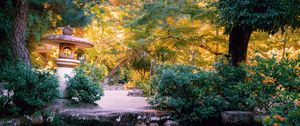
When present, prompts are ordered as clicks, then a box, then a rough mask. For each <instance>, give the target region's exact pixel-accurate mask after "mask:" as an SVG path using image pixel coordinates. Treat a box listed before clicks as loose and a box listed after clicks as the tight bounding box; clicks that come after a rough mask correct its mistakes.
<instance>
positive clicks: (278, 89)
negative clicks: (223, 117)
mask: <svg viewBox="0 0 300 126" xmlns="http://www.w3.org/2000/svg"><path fill="white" fill-rule="evenodd" d="M253 63H254V65H248V66H246V65H244V66H240V67H231V66H228V65H226V64H218V65H217V67H216V71H215V70H210V71H209V70H206V71H204V70H201V69H200V68H197V67H192V66H177V65H173V66H172V65H169V66H160V67H159V68H156V73H155V75H154V76H153V77H152V78H151V84H152V86H153V88H154V90H155V91H156V92H157V93H156V94H155V95H154V96H153V97H152V100H151V101H150V103H151V104H153V105H156V106H158V107H163V108H167V109H170V110H173V111H175V115H174V117H175V118H177V119H178V120H179V121H181V122H184V123H188V122H189V121H194V122H197V121H198V122H199V121H201V120H203V119H205V118H209V117H214V116H218V115H219V114H220V112H221V111H224V110H244V111H256V112H262V113H265V114H269V115H271V116H275V115H276V116H275V117H282V118H284V119H285V121H281V124H284V125H294V124H297V123H298V124H299V121H297V120H299V105H300V103H299V99H300V93H299V92H300V86H299V84H300V69H299V64H300V58H299V59H295V60H290V59H284V60H282V61H276V59H275V58H267V59H264V58H261V57H256V58H255V59H254V60H253ZM295 102H297V103H298V104H297V105H296V104H295ZM276 120H277V121H276ZM274 123H279V122H278V119H276V118H270V119H269V122H268V123H266V124H274Z"/></svg>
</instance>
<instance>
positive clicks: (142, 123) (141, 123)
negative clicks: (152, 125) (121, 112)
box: [134, 122, 147, 126]
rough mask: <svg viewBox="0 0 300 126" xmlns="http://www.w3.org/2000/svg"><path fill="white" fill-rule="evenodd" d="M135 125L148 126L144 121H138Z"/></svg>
mask: <svg viewBox="0 0 300 126" xmlns="http://www.w3.org/2000/svg"><path fill="white" fill-rule="evenodd" d="M134 126H147V125H146V124H145V123H144V122H138V123H136V124H135V125H134Z"/></svg>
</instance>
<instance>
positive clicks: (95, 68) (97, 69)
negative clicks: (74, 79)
mask: <svg viewBox="0 0 300 126" xmlns="http://www.w3.org/2000/svg"><path fill="white" fill-rule="evenodd" d="M79 67H81V68H82V69H83V70H84V71H85V74H86V75H88V76H89V77H90V78H91V79H92V80H93V81H95V82H99V81H101V80H103V79H104V77H105V72H106V68H105V66H104V65H97V64H90V63H81V64H80V66H79Z"/></svg>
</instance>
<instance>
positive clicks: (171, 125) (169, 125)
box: [164, 120, 179, 126]
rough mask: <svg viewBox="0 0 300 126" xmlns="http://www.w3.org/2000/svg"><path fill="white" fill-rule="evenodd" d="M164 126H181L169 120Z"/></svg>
mask: <svg viewBox="0 0 300 126" xmlns="http://www.w3.org/2000/svg"><path fill="white" fill-rule="evenodd" d="M164 126H179V124H178V123H177V122H175V121H172V120H167V121H166V122H165V123H164Z"/></svg>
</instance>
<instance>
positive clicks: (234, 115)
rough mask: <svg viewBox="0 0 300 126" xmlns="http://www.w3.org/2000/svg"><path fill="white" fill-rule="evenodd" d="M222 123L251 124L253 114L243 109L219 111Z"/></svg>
mask: <svg viewBox="0 0 300 126" xmlns="http://www.w3.org/2000/svg"><path fill="white" fill-rule="evenodd" d="M221 116H222V122H223V124H224V125H228V126H231V125H252V124H254V119H253V118H254V114H253V113H252V112H245V111H224V112H222V113H221Z"/></svg>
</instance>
